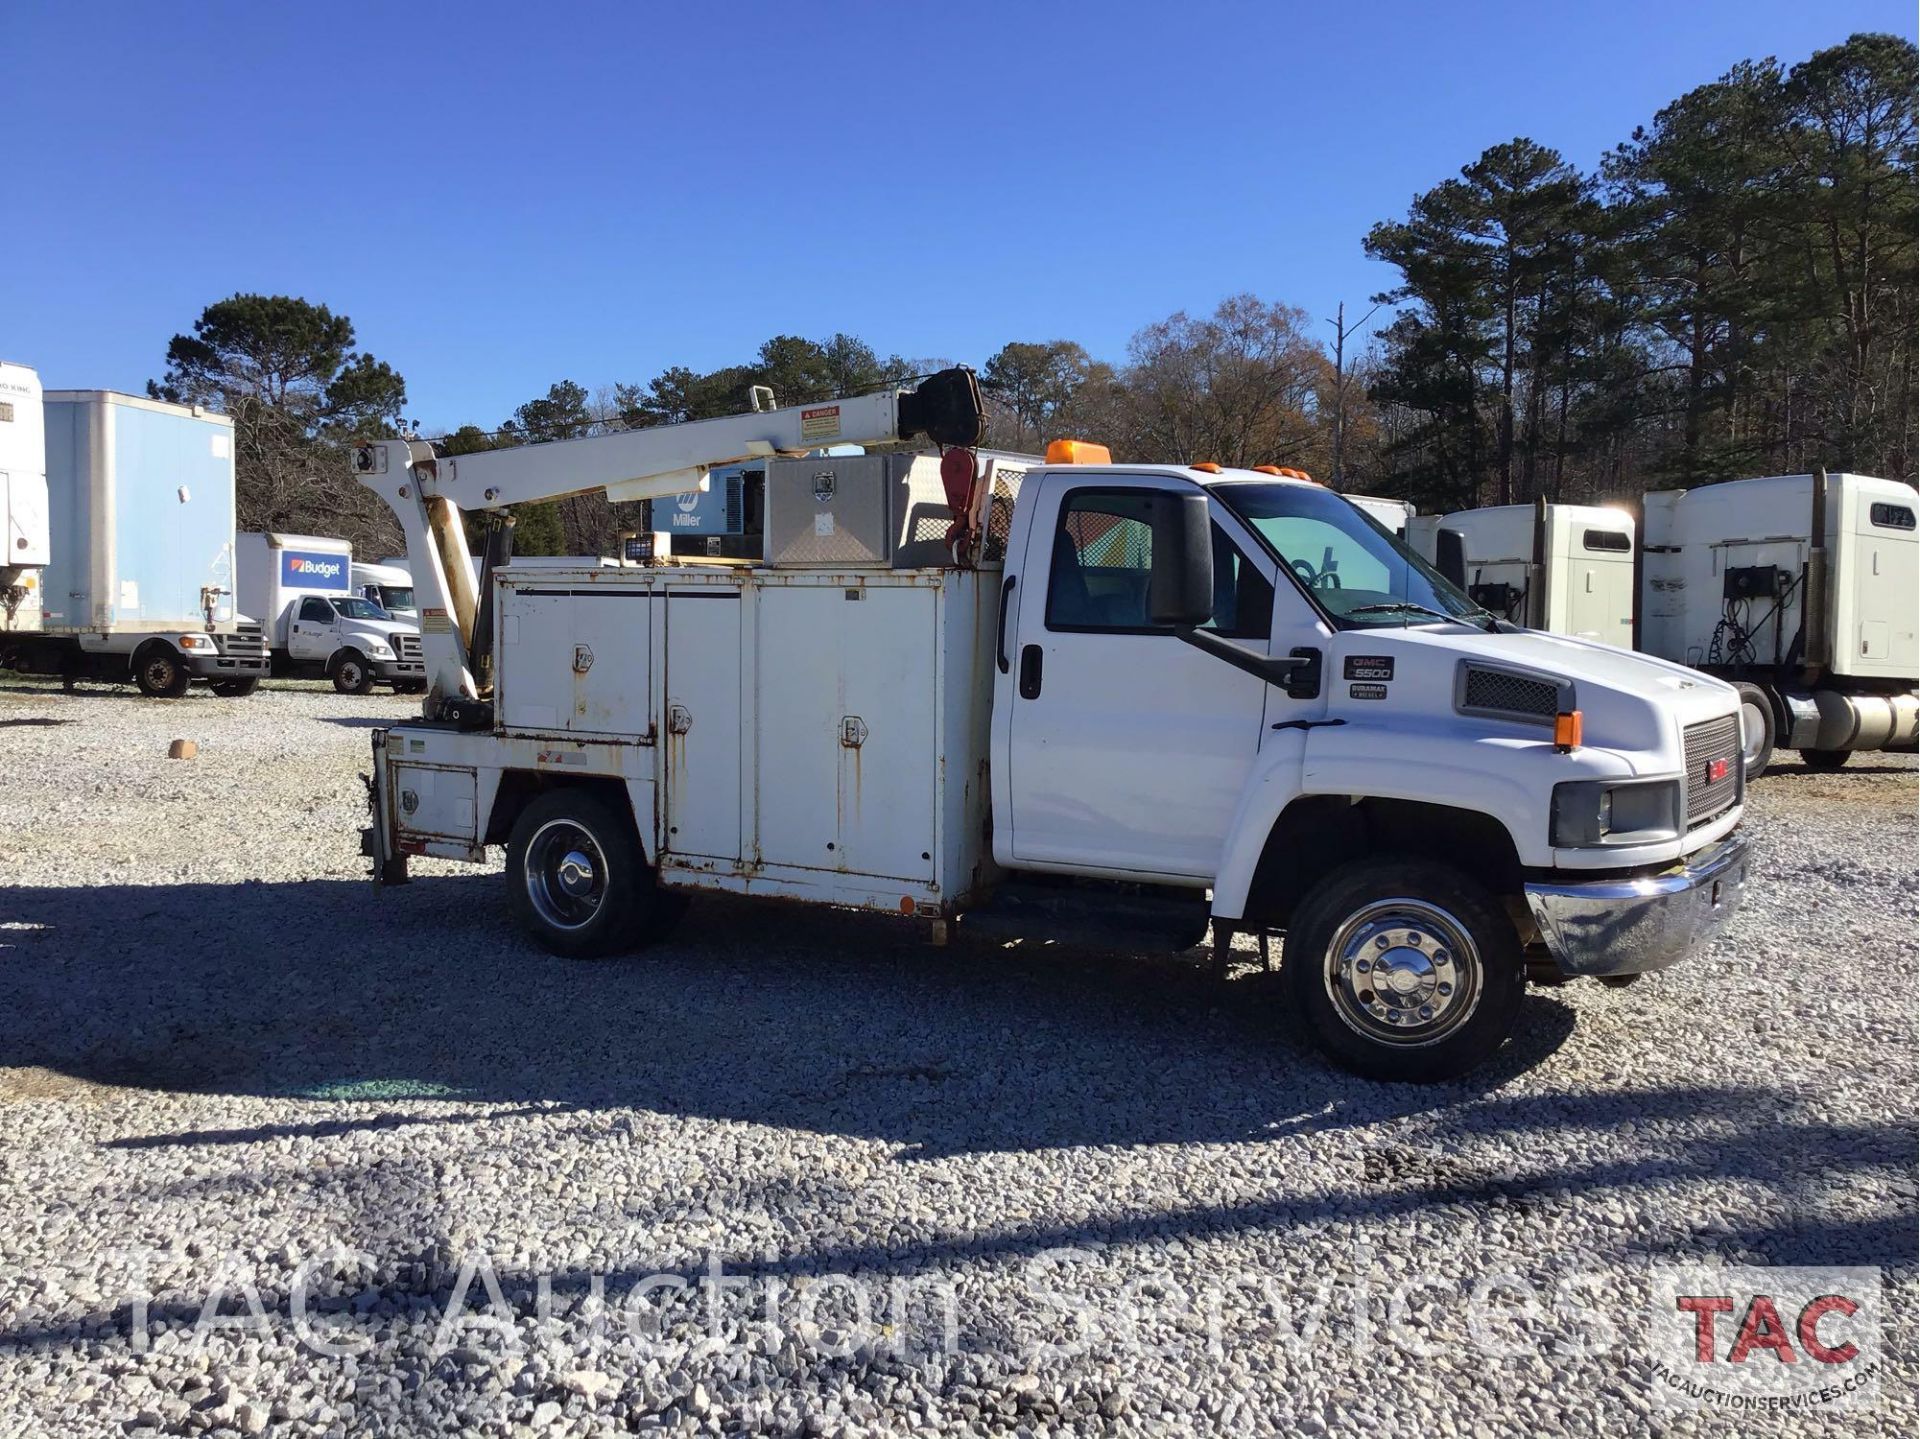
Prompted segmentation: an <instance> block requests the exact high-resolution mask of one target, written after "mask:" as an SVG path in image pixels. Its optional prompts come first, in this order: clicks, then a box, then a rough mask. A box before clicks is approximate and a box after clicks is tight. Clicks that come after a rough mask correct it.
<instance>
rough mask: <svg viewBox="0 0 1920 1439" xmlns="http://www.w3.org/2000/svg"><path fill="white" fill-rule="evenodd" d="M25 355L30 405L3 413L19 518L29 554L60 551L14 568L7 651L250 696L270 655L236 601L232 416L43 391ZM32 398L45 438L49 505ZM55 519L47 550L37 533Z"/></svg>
mask: <svg viewBox="0 0 1920 1439" xmlns="http://www.w3.org/2000/svg"><path fill="white" fill-rule="evenodd" d="M20 368H21V367H18V366H14V367H9V382H10V383H11V384H12V385H13V386H15V388H14V389H12V390H10V391H9V392H8V393H9V395H10V396H11V398H8V399H6V400H5V403H6V404H7V405H8V406H10V408H11V409H12V410H13V413H14V416H15V418H14V419H13V420H11V421H0V433H5V432H7V431H12V432H13V435H14V439H13V443H14V446H15V449H16V452H17V454H18V456H19V457H17V458H16V457H10V458H9V460H8V462H7V463H8V475H9V478H8V482H7V489H8V496H9V498H8V529H9V535H10V536H11V537H12V544H13V552H14V554H15V555H17V556H27V557H31V556H33V555H35V554H43V555H44V556H45V562H44V566H43V567H41V568H39V569H38V570H37V572H35V571H32V570H30V569H26V570H23V568H22V567H20V566H12V567H9V569H8V570H7V571H6V573H5V574H3V575H0V580H4V581H5V583H6V588H7V593H8V594H9V595H11V596H14V597H15V602H13V603H9V604H8V605H7V607H6V610H5V612H4V622H3V624H0V664H4V665H6V666H7V667H9V668H11V669H14V670H16V671H20V672H23V673H29V674H48V675H59V676H60V677H61V678H63V679H65V680H66V681H67V682H68V683H69V684H71V683H73V682H75V681H78V680H83V679H93V680H106V681H112V682H116V683H126V682H132V683H134V684H136V685H138V686H139V688H140V690H141V691H142V692H143V693H145V694H148V695H153V696H159V697H166V698H175V697H178V696H180V695H183V694H185V693H186V692H187V689H188V687H189V686H190V685H191V684H193V683H194V682H196V681H204V682H206V683H207V684H208V685H210V686H211V688H212V689H213V691H214V693H216V694H220V695H226V696H239V695H246V694H251V693H252V692H253V690H254V689H255V687H257V686H258V684H259V682H260V679H261V677H262V676H264V675H265V674H266V669H267V667H266V652H265V647H264V644H263V642H262V637H261V633H260V629H259V627H258V626H257V625H254V624H251V623H250V622H248V621H247V620H246V618H245V617H244V616H243V615H241V614H240V613H239V612H237V611H236V610H235V608H234V604H233V512H234V477H233V423H232V421H231V420H229V419H227V418H226V417H225V416H224V415H216V414H212V413H210V412H208V411H206V410H203V409H200V408H198V407H195V406H187V405H171V404H166V403H163V402H161V401H158V400H150V399H144V398H141V397H139V396H135V395H122V394H118V393H115V392H113V391H110V390H48V391H45V392H44V393H43V394H40V395H38V396H37V397H36V396H34V395H32V394H31V393H30V392H29V387H27V386H26V384H25V382H24V381H23V380H22V379H21V378H20ZM28 373H31V372H28ZM36 399H37V401H38V403H37V404H36V403H35V401H36ZM29 410H37V411H38V415H37V419H38V421H39V436H40V437H43V442H44V449H43V451H42V452H41V453H42V455H43V459H41V460H39V461H38V463H40V464H41V465H42V472H43V473H44V476H45V478H44V482H43V483H44V487H45V499H46V503H45V505H44V506H42V505H40V504H39V502H38V501H39V495H40V488H39V485H38V484H36V482H35V478H34V476H33V467H34V465H35V463H36V460H35V458H34V456H33V454H32V448H33V440H34V439H35V438H37V437H36V436H35V434H34V429H33V427H32V426H31V425H30V424H28V423H23V412H26V411H29ZM0 443H6V441H5V440H0ZM16 476H20V477H23V479H24V482H23V479H22V478H16ZM23 495H24V496H25V500H24V502H22V500H21V498H20V497H21V496H23ZM40 524H44V526H45V529H46V535H47V538H46V542H45V545H44V548H41V547H40V546H39V544H38V542H37V538H36V536H35V535H34V534H33V533H32V529H33V527H34V526H36V525H40ZM16 527H19V533H17V534H16V533H15V529H16ZM23 541H24V543H23Z"/></svg>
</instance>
